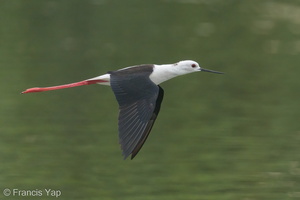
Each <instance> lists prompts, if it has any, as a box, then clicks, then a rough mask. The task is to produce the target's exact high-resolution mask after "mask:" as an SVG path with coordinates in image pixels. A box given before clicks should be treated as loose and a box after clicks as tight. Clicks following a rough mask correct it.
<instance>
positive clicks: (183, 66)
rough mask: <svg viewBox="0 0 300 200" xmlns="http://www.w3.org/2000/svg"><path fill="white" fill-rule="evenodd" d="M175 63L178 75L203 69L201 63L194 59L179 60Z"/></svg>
mask: <svg viewBox="0 0 300 200" xmlns="http://www.w3.org/2000/svg"><path fill="white" fill-rule="evenodd" d="M173 65H174V69H175V70H176V72H177V73H178V75H184V74H189V73H192V72H198V71H201V68H200V66H199V64H198V63H197V62H195V61H192V60H183V61H179V62H178V63H174V64H173Z"/></svg>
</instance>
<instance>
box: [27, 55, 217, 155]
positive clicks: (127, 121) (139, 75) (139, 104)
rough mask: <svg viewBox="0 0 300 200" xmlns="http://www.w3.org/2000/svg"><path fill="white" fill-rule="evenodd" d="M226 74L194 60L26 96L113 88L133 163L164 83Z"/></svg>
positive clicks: (129, 69)
mask: <svg viewBox="0 0 300 200" xmlns="http://www.w3.org/2000/svg"><path fill="white" fill-rule="evenodd" d="M199 71H204V72H212V73H217V74H223V72H218V71H212V70H208V69H203V68H201V67H200V66H199V64H198V63H197V62H195V61H192V60H184V61H180V62H178V63H174V64H164V65H156V64H143V65H137V66H131V67H126V68H123V69H119V70H116V71H109V72H107V73H106V74H104V75H101V76H97V77H95V78H91V79H87V80H84V81H80V82H76V83H71V84H66V85H59V86H53V87H42V88H30V89H27V90H25V91H24V92H22V94H24V93H31V92H43V91H49V90H57V89H63V88H69V87H76V86H81V85H90V84H96V83H98V84H101V85H108V86H111V88H112V90H113V92H114V94H115V96H116V99H117V101H118V103H119V123H118V125H119V142H120V144H121V148H122V150H123V156H124V159H126V158H127V157H128V156H129V155H130V154H131V159H133V158H134V157H135V156H136V155H137V153H138V152H139V151H140V149H141V148H142V146H143V144H144V143H145V141H146V139H147V137H148V135H149V133H150V131H151V128H152V126H153V124H154V122H155V120H156V117H157V115H158V113H159V110H160V105H161V102H162V100H163V96H164V91H163V89H162V88H161V87H160V86H159V84H160V83H162V82H164V81H167V80H169V79H171V78H174V77H176V76H180V75H184V74H189V73H192V72H199Z"/></svg>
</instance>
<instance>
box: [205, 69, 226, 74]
mask: <svg viewBox="0 0 300 200" xmlns="http://www.w3.org/2000/svg"><path fill="white" fill-rule="evenodd" d="M200 71H202V72H211V73H215V74H224V72H218V71H213V70H209V69H203V68H201V69H200Z"/></svg>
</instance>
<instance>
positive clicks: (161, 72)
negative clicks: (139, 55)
mask: <svg viewBox="0 0 300 200" xmlns="http://www.w3.org/2000/svg"><path fill="white" fill-rule="evenodd" d="M179 75H180V74H178V72H177V71H176V69H175V68H174V65H173V64H171V65H169V64H168V65H154V68H153V72H152V74H151V75H150V79H151V81H153V82H154V83H155V84H156V85H158V84H160V83H162V82H165V81H167V80H169V79H171V78H174V77H176V76H179Z"/></svg>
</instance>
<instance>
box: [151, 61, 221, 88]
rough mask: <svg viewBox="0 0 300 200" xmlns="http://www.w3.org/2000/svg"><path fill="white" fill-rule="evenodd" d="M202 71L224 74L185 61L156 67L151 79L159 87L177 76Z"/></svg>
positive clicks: (193, 62)
mask: <svg viewBox="0 0 300 200" xmlns="http://www.w3.org/2000/svg"><path fill="white" fill-rule="evenodd" d="M200 71H204V72H212V73H218V74H223V73H222V72H217V71H212V70H208V69H203V68H201V67H200V66H199V64H198V63H197V62H195V61H192V60H183V61H179V62H177V63H174V64H166V65H154V71H153V72H152V74H151V75H150V79H151V80H152V81H153V82H154V83H155V84H157V85H158V84H160V83H162V82H164V81H167V80H169V79H171V78H174V77H176V76H180V75H185V74H189V73H193V72H200Z"/></svg>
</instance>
